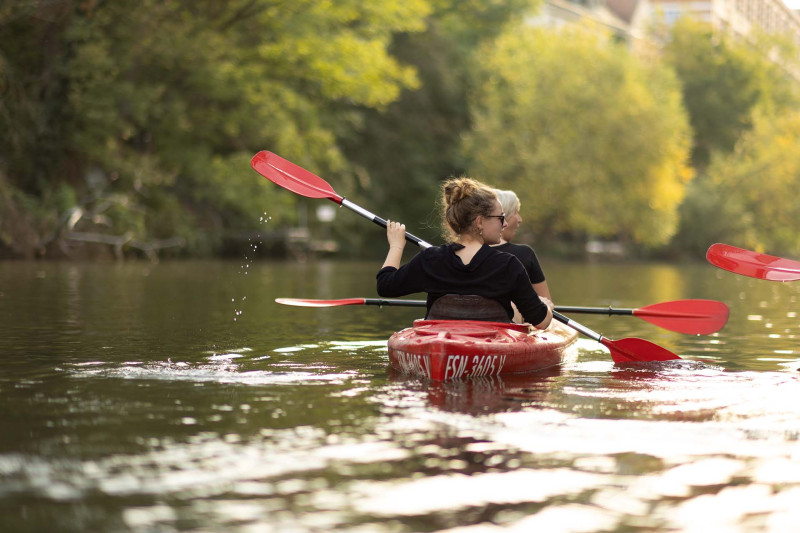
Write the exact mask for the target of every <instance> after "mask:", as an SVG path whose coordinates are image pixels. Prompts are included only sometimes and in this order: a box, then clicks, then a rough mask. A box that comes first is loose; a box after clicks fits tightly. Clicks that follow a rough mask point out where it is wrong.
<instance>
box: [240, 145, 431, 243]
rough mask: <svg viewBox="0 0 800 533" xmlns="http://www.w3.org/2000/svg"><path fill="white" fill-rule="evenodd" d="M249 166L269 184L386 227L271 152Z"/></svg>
mask: <svg viewBox="0 0 800 533" xmlns="http://www.w3.org/2000/svg"><path fill="white" fill-rule="evenodd" d="M250 165H251V166H252V167H253V170H255V171H256V172H258V173H259V174H261V175H262V176H264V177H265V178H267V179H268V180H269V181H271V182H272V183H274V184H276V185H279V186H280V187H283V188H284V189H286V190H289V191H291V192H293V193H295V194H299V195H300V196H305V197H306V198H317V199H319V198H327V199H328V200H331V201H333V202H336V203H337V204H339V205H341V206H344V207H346V208H347V209H349V210H351V211H353V212H354V213H357V214H359V215H361V216H362V217H364V218H366V219H367V220H371V221H372V222H374V223H375V224H377V225H378V226H381V227H383V228H386V226H387V225H388V224H387V223H386V221H385V220H384V219H382V218H381V217H379V216H378V215H376V214H375V213H371V212H370V211H367V210H366V209H364V208H363V207H361V206H360V205H357V204H354V203H353V202H351V201H350V200H347V199H346V198H344V197H343V196H342V195H340V194H339V193H337V192H336V191H335V190H333V187H331V185H330V184H329V183H328V182H327V181H325V180H324V179H322V178H320V177H319V176H317V175H316V174H313V173H311V172H309V171H308V170H306V169H304V168H302V167H299V166H297V165H295V164H294V163H292V162H291V161H288V160H286V159H284V158H282V157H281V156H279V155H277V154H275V153H272V152H267V151H266V150H262V151H260V152H258V153H257V154H256V155H254V156H253V158H252V159H251V160H250ZM406 240H408V241H409V242H413V243H414V244H416V245H417V246H419V247H420V248H430V247H431V245H430V243H427V242H425V241H423V240H422V239H420V238H419V237H417V236H415V235H412V234H411V233H409V232H406Z"/></svg>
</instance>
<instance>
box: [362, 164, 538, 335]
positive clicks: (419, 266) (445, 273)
mask: <svg viewBox="0 0 800 533" xmlns="http://www.w3.org/2000/svg"><path fill="white" fill-rule="evenodd" d="M442 203H443V206H442V219H443V222H444V224H443V226H444V228H445V231H446V235H445V238H446V240H448V243H447V244H443V245H441V246H433V247H431V248H427V249H425V250H422V251H421V252H420V253H418V254H417V255H416V256H414V257H413V258H412V259H411V261H409V262H408V263H406V264H405V265H403V266H402V267H401V266H400V261H401V259H402V255H403V248H404V247H405V244H406V239H405V231H406V228H405V225H403V224H400V223H399V222H392V221H388V223H387V228H386V237H387V239H388V241H389V252H388V254H387V255H386V261H384V263H383V267H382V268H381V269H380V271H379V272H378V275H377V279H378V294H379V295H380V296H382V297H397V296H405V295H407V294H411V293H415V292H426V293H428V299H427V308H428V314H430V311H431V307H432V306H433V305H434V304H435V303H436V301H437V300H438V299H440V298H442V297H443V296H445V295H475V296H478V297H483V298H488V299H490V300H494V301H496V302H498V303H499V305H500V306H501V307H502V309H503V311H504V312H505V315H506V316H507V321H509V322H510V321H511V319H512V318H513V316H514V310H513V308H512V306H511V303H512V302H513V303H514V304H515V305H516V307H517V309H519V312H520V313H521V314H522V317H523V318H524V319H525V321H526V322H528V323H530V324H533V325H534V326H535V327H536V328H538V329H545V328H547V326H548V325H550V321H551V320H552V318H553V314H552V307H553V304H552V303H551V302H550V300H549V299H548V298H540V297H539V296H538V295H537V294H536V291H534V290H533V287H532V286H531V282H530V279H529V278H528V274H527V272H526V271H525V267H524V266H523V265H522V263H520V262H519V260H518V259H517V258H516V257H514V256H513V255H511V254H507V253H504V252H501V251H498V250H496V249H495V248H492V247H491V245H493V244H499V243H500V242H501V240H502V232H503V228H505V226H506V224H505V214H504V213H503V208H502V207H501V205H500V202H499V201H498V199H497V195H496V194H495V192H494V191H493V190H492V189H491V188H489V187H487V186H486V185H484V184H482V183H480V182H478V181H475V180H472V179H469V178H455V179H450V180H448V181H446V182H445V183H444V184H443V185H442Z"/></svg>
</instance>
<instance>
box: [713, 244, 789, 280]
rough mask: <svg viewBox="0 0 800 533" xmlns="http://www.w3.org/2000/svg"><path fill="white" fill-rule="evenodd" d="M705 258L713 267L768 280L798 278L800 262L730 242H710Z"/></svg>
mask: <svg viewBox="0 0 800 533" xmlns="http://www.w3.org/2000/svg"><path fill="white" fill-rule="evenodd" d="M706 259H707V260H708V262H709V263H711V264H712V265H714V266H715V267H718V268H721V269H722V270H727V271H728V272H733V273H734V274H740V275H742V276H749V277H751V278H756V279H765V280H768V281H797V280H800V262H797V261H792V260H791V259H784V258H783V257H775V256H774V255H767V254H760V253H758V252H753V251H750V250H744V249H742V248H737V247H736V246H731V245H730V244H722V243H717V244H712V245H711V247H710V248H709V249H708V251H707V252H706Z"/></svg>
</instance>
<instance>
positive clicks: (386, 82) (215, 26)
mask: <svg viewBox="0 0 800 533" xmlns="http://www.w3.org/2000/svg"><path fill="white" fill-rule="evenodd" d="M51 4H53V3H49V4H47V6H46V7H45V6H44V5H42V6H39V5H38V4H36V3H25V4H23V5H21V6H17V7H4V8H2V9H0V51H2V63H0V65H2V69H3V70H2V83H3V85H2V87H3V88H4V91H3V96H4V99H3V103H2V107H0V111H2V113H0V120H2V121H3V124H2V125H3V127H2V128H0V129H2V130H4V133H3V134H2V137H0V142H2V143H3V144H2V149H0V152H2V153H4V154H5V153H7V154H11V155H10V156H9V157H8V158H3V159H2V160H0V180H2V183H0V189H2V190H3V191H5V192H4V194H3V198H6V199H7V202H6V203H5V204H6V205H8V206H11V208H13V209H15V210H16V211H28V212H29V213H31V218H33V219H34V220H36V221H41V220H42V219H44V218H48V219H49V220H50V222H49V225H50V226H51V227H50V230H51V234H52V235H56V234H57V230H58V227H52V226H61V227H64V226H65V225H67V224H66V223H67V221H69V220H74V217H73V216H72V215H75V214H76V213H77V215H78V217H79V220H78V222H77V224H78V226H75V225H74V224H73V225H72V226H70V227H80V225H84V228H89V227H91V228H92V229H94V230H96V231H102V232H107V233H109V234H120V233H123V232H133V233H134V234H135V236H136V237H137V238H138V239H152V238H158V237H166V236H169V235H171V234H174V233H176V232H178V233H182V234H191V233H192V230H193V228H194V227H196V226H198V225H199V226H202V227H205V228H207V229H209V230H221V229H225V228H237V227H238V228H241V227H252V226H253V224H254V223H255V221H256V220H257V217H258V216H259V215H261V214H262V213H263V212H265V211H266V212H267V213H268V214H269V215H270V216H273V218H274V219H275V222H278V221H279V220H281V219H282V218H286V217H291V216H293V212H294V210H293V208H292V206H293V205H294V203H295V201H296V198H294V197H293V196H292V195H291V194H290V193H285V192H281V191H276V190H275V188H274V187H273V186H267V185H266V184H265V183H264V182H263V180H260V179H258V177H257V175H256V174H255V173H254V172H252V171H251V170H250V169H249V158H250V157H251V156H252V154H253V153H254V152H255V151H257V150H259V149H262V148H265V149H269V150H272V151H275V152H277V153H280V154H281V155H282V156H284V157H286V158H288V159H291V160H293V161H295V162H297V163H298V164H301V165H302V166H304V167H306V168H309V169H310V170H312V171H317V172H320V173H325V174H326V175H329V176H330V175H335V176H340V177H341V178H342V183H343V184H344V185H343V186H342V188H343V189H344V190H346V189H347V188H348V187H351V186H352V185H351V184H352V180H350V178H351V172H350V170H349V169H348V167H347V165H346V162H345V158H344V157H343V155H342V152H341V151H340V149H339V147H338V143H337V140H338V139H339V138H340V137H342V136H344V135H347V134H349V133H350V132H352V131H353V130H355V129H357V128H358V127H359V126H360V117H361V114H362V113H363V110H364V109H371V108H382V107H385V106H387V105H388V104H389V103H391V102H392V101H394V100H395V99H397V97H398V96H399V94H400V91H401V90H402V89H403V88H413V87H416V86H417V85H418V80H417V77H416V74H415V71H414V69H413V68H411V67H408V66H404V65H401V64H400V63H399V62H398V61H397V60H395V59H394V58H393V57H392V56H391V55H390V54H389V53H388V47H389V44H390V42H391V39H392V36H393V35H394V34H395V33H397V32H414V31H421V30H422V29H424V27H425V18H426V17H427V15H428V14H429V13H430V9H431V8H430V5H429V2H428V0H393V1H387V2H380V3H364V2H360V1H356V0H343V1H338V0H337V1H335V2H334V1H332V0H330V1H322V2H320V1H315V0H295V1H293V2H285V1H282V0H232V1H229V2H215V1H211V0H199V1H198V0H158V1H157V0H143V1H140V0H136V1H133V0H120V1H115V2H97V1H88V2H73V1H70V0H64V1H62V2H56V3H54V5H51ZM43 21H46V22H47V23H45V22H43ZM43 37H44V41H45V42H46V43H48V46H45V47H44V48H43V47H41V46H40V40H42V39H43ZM43 152H45V153H46V156H45V157H42V153H43ZM90 175H91V176H93V178H92V179H89V180H87V179H85V177H86V176H90ZM62 184H64V185H65V186H66V187H67V190H68V191H71V192H70V193H69V194H66V195H65V194H54V193H53V191H59V190H62V189H63V187H61V185H62ZM53 196H57V197H58V201H56V200H50V199H49V198H50V197H53ZM70 196H71V198H72V200H70ZM59 202H61V203H59ZM61 204H64V205H61ZM26 205H28V206H33V207H35V208H36V209H34V208H26V207H25V206H26ZM76 208H77V210H76ZM101 208H102V212H100V210H101ZM37 209H38V210H40V211H41V210H43V211H45V212H47V213H49V214H48V215H47V217H45V216H44V215H43V213H41V212H38V211H37ZM80 215H85V216H80ZM89 215H91V216H89ZM100 215H102V216H100ZM3 218H4V219H5V217H3ZM97 220H102V222H103V224H104V225H103V227H102V228H100V227H98V226H97V224H95V223H94V222H95V221H97ZM32 226H36V225H35V224H32ZM32 230H33V232H34V233H37V234H38V241H39V242H38V243H37V245H41V244H42V243H44V244H47V242H48V239H47V238H46V236H45V235H44V233H45V231H44V229H43V227H41V224H40V225H39V226H36V227H33V228H32ZM16 233H17V234H19V235H22V234H23V233H25V232H19V231H18V232H16ZM27 234H30V232H28V233H27ZM4 235H5V237H3V236H4ZM9 235H11V232H9V231H0V237H1V238H3V240H4V241H6V244H7V245H8V243H9V241H10V240H13V238H14V237H13V236H9ZM54 239H55V238H54ZM54 239H51V241H50V242H54Z"/></svg>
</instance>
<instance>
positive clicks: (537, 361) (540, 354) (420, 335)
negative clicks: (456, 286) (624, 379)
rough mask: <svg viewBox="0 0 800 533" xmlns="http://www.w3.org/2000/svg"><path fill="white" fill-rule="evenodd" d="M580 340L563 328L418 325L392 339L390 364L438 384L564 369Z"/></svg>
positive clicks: (428, 322)
mask: <svg viewBox="0 0 800 533" xmlns="http://www.w3.org/2000/svg"><path fill="white" fill-rule="evenodd" d="M577 336H578V334H577V333H576V332H575V331H573V330H572V329H570V328H567V327H565V326H563V325H562V324H560V323H557V322H555V321H554V322H553V324H552V325H551V326H550V327H549V328H547V329H546V330H543V331H542V330H535V329H533V328H530V327H529V326H528V325H522V324H507V323H501V322H482V321H472V320H416V321H414V325H413V326H412V327H410V328H406V329H404V330H402V331H398V332H397V333H395V334H394V335H392V336H391V337H390V338H389V343H388V345H389V364H390V365H391V367H392V368H393V369H395V370H397V371H399V372H401V373H403V374H410V375H413V376H418V377H423V378H428V379H431V380H434V381H449V380H452V379H462V378H471V377H479V376H499V375H505V374H520V373H525V372H536V371H539V370H543V369H546V368H552V367H555V366H558V365H560V364H561V362H562V359H563V357H564V352H565V350H566V349H567V348H568V347H569V346H570V345H572V344H573V343H574V342H575V340H576V339H577Z"/></svg>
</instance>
